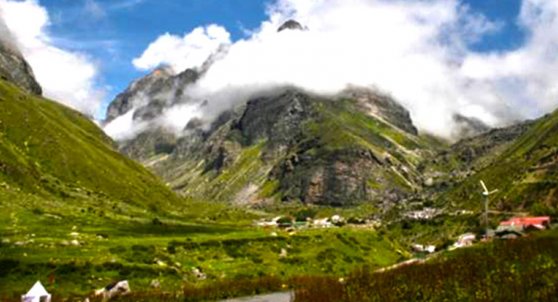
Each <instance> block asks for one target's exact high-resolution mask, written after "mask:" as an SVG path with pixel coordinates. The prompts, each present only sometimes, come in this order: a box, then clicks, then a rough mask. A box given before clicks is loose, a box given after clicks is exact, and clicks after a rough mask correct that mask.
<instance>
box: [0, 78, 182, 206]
mask: <svg viewBox="0 0 558 302" xmlns="http://www.w3.org/2000/svg"><path fill="white" fill-rule="evenodd" d="M0 105H1V108H2V110H1V111H0V184H1V188H3V189H4V190H6V189H10V188H11V189H15V190H21V192H24V193H28V194H34V195H37V196H41V197H44V198H49V197H57V198H63V199H66V198H67V199H84V200H104V201H107V202H109V201H110V202H114V203H124V204H126V205H130V206H139V207H147V206H149V205H150V204H170V203H174V202H176V201H177V200H178V199H177V197H176V196H175V195H174V194H173V193H172V192H171V191H170V190H169V189H167V188H166V187H165V186H164V185H163V184H162V183H161V182H160V180H159V179H158V178H157V177H156V176H154V175H153V174H152V173H150V172H148V171H147V170H146V169H144V168H143V167H142V166H141V165H139V164H137V163H135V162H133V161H132V160H129V159H127V158H126V157H125V156H123V155H121V154H119V153H118V152H117V151H115V149H114V147H113V142H112V141H111V140H110V139H109V138H108V137H107V136H106V135H105V134H104V133H103V132H102V131H101V129H99V127H97V125H95V124H94V123H93V122H92V121H90V120H89V119H88V118H86V117H85V116H83V115H82V114H80V113H78V112H76V111H74V110H71V109H69V108H66V107H64V106H62V105H60V104H58V103H55V102H52V101H50V100H46V99H43V98H40V97H37V96H34V95H30V94H26V93H24V92H22V91H21V90H20V89H18V88H17V87H16V86H14V85H12V84H10V83H8V82H5V81H1V82H0ZM3 202H5V201H3Z"/></svg>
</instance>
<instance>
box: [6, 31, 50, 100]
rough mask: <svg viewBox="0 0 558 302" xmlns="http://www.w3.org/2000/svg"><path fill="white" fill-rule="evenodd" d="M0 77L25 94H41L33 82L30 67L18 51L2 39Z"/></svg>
mask: <svg viewBox="0 0 558 302" xmlns="http://www.w3.org/2000/svg"><path fill="white" fill-rule="evenodd" d="M0 77H1V78H2V79H4V80H7V81H10V82H12V83H14V84H16V85H17V86H19V87H20V88H22V89H23V90H25V91H27V92H30V93H33V94H36V95H41V94H42V88H41V86H40V85H39V83H38V82H37V80H35V76H34V74H33V70H32V69H31V66H29V64H28V63H27V61H25V59H24V58H23V56H22V55H21V53H20V52H19V50H17V49H16V48H15V47H14V46H11V45H10V44H9V43H8V42H7V41H3V40H2V39H0Z"/></svg>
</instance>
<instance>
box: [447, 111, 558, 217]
mask: <svg viewBox="0 0 558 302" xmlns="http://www.w3.org/2000/svg"><path fill="white" fill-rule="evenodd" d="M557 171H558V112H554V113H552V114H549V115H547V116H544V117H542V118H540V119H539V120H537V121H535V122H534V123H533V124H532V125H531V126H529V128H528V129H527V130H526V131H525V132H524V134H522V135H521V136H519V137H518V138H517V139H515V140H514V141H513V143H512V144H511V145H509V147H507V148H506V149H505V150H504V151H501V152H500V154H499V155H498V156H496V157H495V158H494V159H493V160H492V161H491V162H490V164H488V165H486V167H485V168H483V169H482V170H480V171H479V172H478V173H476V174H475V175H473V176H471V177H468V178H467V179H465V180H464V181H463V182H462V183H461V184H459V185H458V186H456V187H455V188H453V189H451V190H449V191H448V192H447V193H445V194H442V196H441V199H442V200H446V201H452V202H455V203H459V204H461V205H466V206H468V207H472V208H479V207H480V206H481V203H480V200H481V198H480V195H479V194H480V185H479V181H480V180H484V181H485V182H486V183H487V185H488V186H489V189H498V190H499V191H498V192H497V193H496V194H494V195H492V196H491V208H493V209H496V210H502V211H512V210H514V211H522V210H529V211H531V212H534V213H538V214H556V206H557V205H558V192H557V188H558V183H557V182H558V172H557Z"/></svg>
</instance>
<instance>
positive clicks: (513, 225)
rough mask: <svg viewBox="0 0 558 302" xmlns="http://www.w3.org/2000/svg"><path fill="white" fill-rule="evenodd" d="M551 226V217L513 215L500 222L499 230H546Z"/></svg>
mask: <svg viewBox="0 0 558 302" xmlns="http://www.w3.org/2000/svg"><path fill="white" fill-rule="evenodd" d="M549 227H550V217H549V216H540V217H513V218H510V219H509V220H506V221H502V222H500V225H499V226H498V231H504V230H514V231H518V232H523V231H527V230H529V229H532V230H545V229H547V228H549Z"/></svg>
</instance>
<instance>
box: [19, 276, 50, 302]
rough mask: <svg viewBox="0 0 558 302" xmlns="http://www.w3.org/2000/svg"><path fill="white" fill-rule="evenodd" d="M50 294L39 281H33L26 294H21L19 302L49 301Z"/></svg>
mask: <svg viewBox="0 0 558 302" xmlns="http://www.w3.org/2000/svg"><path fill="white" fill-rule="evenodd" d="M50 299H51V295H50V294H49V293H48V292H47V291H46V289H45V287H44V286H43V285H42V284H41V281H37V282H35V284H34V285H33V287H31V289H30V290H29V291H28V292H27V294H25V295H22V296H21V302H50Z"/></svg>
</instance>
